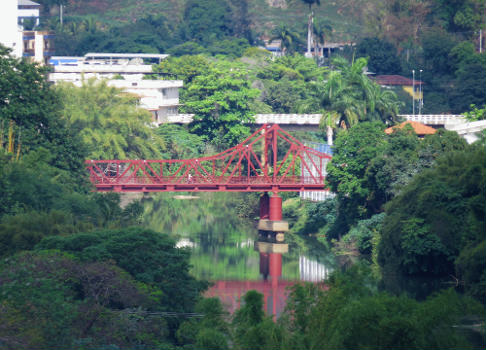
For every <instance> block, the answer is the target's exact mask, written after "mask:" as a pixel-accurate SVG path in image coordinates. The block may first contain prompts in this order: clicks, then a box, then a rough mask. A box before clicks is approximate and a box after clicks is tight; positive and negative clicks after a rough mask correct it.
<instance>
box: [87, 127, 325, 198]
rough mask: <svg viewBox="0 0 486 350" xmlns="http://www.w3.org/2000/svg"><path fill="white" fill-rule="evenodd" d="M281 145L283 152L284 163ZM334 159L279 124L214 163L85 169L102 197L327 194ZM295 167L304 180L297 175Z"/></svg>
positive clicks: (96, 164) (91, 165) (128, 163)
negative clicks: (329, 165)
mask: <svg viewBox="0 0 486 350" xmlns="http://www.w3.org/2000/svg"><path fill="white" fill-rule="evenodd" d="M279 140H281V141H280V142H279ZM261 142H264V145H263V147H261V146H260V143H261ZM279 144H280V145H283V146H280V147H284V149H283V150H282V151H281V154H285V155H284V156H283V158H282V159H279V158H278V156H279V148H278V146H279ZM270 152H271V155H270V154H269V153H270ZM260 159H262V160H263V161H260ZM330 159H331V156H330V155H328V154H326V153H321V152H318V151H316V150H314V149H311V148H309V147H306V146H305V145H304V144H302V143H301V142H300V141H298V140H297V139H295V138H294V137H292V136H291V135H290V134H288V133H286V132H285V131H283V130H282V129H281V128H280V127H279V126H278V125H276V124H274V125H263V126H262V127H261V128H260V129H258V130H257V131H255V132H254V133H253V134H252V135H250V136H249V137H248V138H247V139H246V140H244V141H243V142H242V143H240V144H238V145H236V146H234V147H232V148H230V149H228V150H225V151H223V152H221V153H219V154H216V155H214V156H210V157H201V158H194V159H180V160H177V159H171V160H88V161H86V168H87V170H88V172H89V175H90V180H91V182H92V183H93V185H94V186H95V188H96V190H97V191H100V192H106V191H117V192H167V191H171V192H179V191H191V192H231V191H234V192H268V191H272V192H279V191H282V192H288V191H323V190H326V189H325V187H324V179H325V176H324V175H325V165H326V164H327V162H328V161H329V160H330ZM296 164H297V166H300V168H301V175H296V174H295V167H296Z"/></svg>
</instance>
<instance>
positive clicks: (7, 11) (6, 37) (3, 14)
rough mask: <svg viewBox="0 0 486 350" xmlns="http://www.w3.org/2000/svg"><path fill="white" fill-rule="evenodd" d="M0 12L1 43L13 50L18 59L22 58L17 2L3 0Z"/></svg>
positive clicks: (15, 0)
mask: <svg viewBox="0 0 486 350" xmlns="http://www.w3.org/2000/svg"><path fill="white" fill-rule="evenodd" d="M1 3H2V8H1V11H0V43H2V44H3V45H4V46H7V47H9V48H11V49H13V52H12V53H13V54H14V55H15V56H16V57H22V52H23V49H22V45H23V43H22V32H21V31H19V26H18V24H17V20H18V7H17V0H1Z"/></svg>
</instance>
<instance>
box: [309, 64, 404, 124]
mask: <svg viewBox="0 0 486 350" xmlns="http://www.w3.org/2000/svg"><path fill="white" fill-rule="evenodd" d="M333 64H334V66H335V67H336V68H337V69H338V70H335V71H331V72H330V73H329V76H328V79H327V81H326V82H325V84H323V85H322V86H318V89H320V91H321V94H322V100H321V106H322V108H323V109H324V110H326V111H327V112H329V113H331V114H328V113H326V115H328V116H329V115H332V116H333V117H332V119H334V120H336V121H337V125H339V126H341V127H344V128H346V129H348V128H350V127H351V126H353V125H355V124H356V123H358V122H359V121H366V120H368V121H377V120H381V121H382V122H384V123H393V122H395V121H396V120H397V115H398V110H399V106H400V102H398V101H397V97H396V95H395V93H393V92H392V91H383V90H382V89H381V87H379V86H378V85H377V84H376V83H374V82H372V81H370V79H369V78H368V77H366V75H365V74H364V73H363V68H364V67H365V66H366V64H367V60H366V59H365V58H359V59H357V60H356V61H355V62H353V63H352V64H351V65H350V64H349V63H348V61H347V60H346V59H344V58H341V57H337V58H335V59H334V60H333ZM336 115H339V118H337V116H336ZM325 119H326V120H328V121H329V118H328V117H326V118H325Z"/></svg>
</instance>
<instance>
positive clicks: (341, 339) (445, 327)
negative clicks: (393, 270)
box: [279, 265, 483, 349]
mask: <svg viewBox="0 0 486 350" xmlns="http://www.w3.org/2000/svg"><path fill="white" fill-rule="evenodd" d="M326 285H327V287H328V288H326V289H325V290H319V287H316V286H313V285H310V284H308V285H305V286H297V287H296V288H295V287H294V288H293V290H292V291H291V293H290V296H289V300H290V301H289V304H288V307H287V308H286V310H285V313H284V315H283V316H282V317H281V319H280V320H279V326H280V327H281V332H282V335H283V339H282V343H281V345H280V346H279V348H282V349H299V348H305V349H362V348H363V349H388V348H403V347H407V348H411V349H423V348H429V347H431V348H454V347H464V348H473V345H472V344H470V343H469V342H468V341H467V340H466V339H465V338H464V337H463V336H462V335H461V334H460V332H458V331H457V328H453V327H452V326H453V325H458V324H460V323H461V318H462V317H464V316H465V315H468V317H472V318H474V319H476V320H478V321H479V320H480V319H482V318H483V316H481V311H480V308H481V307H480V306H479V305H478V303H477V302H474V301H472V300H470V299H469V298H463V297H461V296H459V295H458V294H457V293H455V292H454V291H451V290H448V291H443V292H442V293H440V294H437V295H435V296H433V297H431V298H429V299H427V300H426V301H423V302H418V301H416V300H414V299H411V298H409V297H406V296H393V295H390V294H387V293H383V292H377V288H376V281H374V280H373V279H372V278H370V275H369V270H368V269H366V268H364V267H363V266H362V265H357V266H354V267H352V268H350V269H349V270H347V271H346V272H344V273H342V272H341V273H340V272H334V273H333V274H332V275H331V276H330V278H329V279H328V280H327V282H326ZM479 322H480V321H479Z"/></svg>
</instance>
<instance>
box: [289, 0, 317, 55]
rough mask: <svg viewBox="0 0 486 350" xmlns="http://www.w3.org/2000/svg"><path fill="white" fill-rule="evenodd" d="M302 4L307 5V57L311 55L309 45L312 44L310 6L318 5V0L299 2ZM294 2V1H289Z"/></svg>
mask: <svg viewBox="0 0 486 350" xmlns="http://www.w3.org/2000/svg"><path fill="white" fill-rule="evenodd" d="M301 1H302V2H303V3H304V4H306V5H309V20H308V22H307V55H308V56H310V55H311V43H312V26H313V22H314V12H312V5H314V4H315V5H320V4H321V1H320V0H301ZM290 2H294V0H290Z"/></svg>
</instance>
